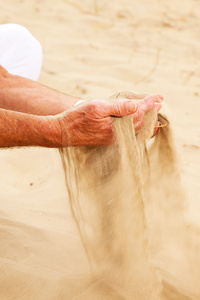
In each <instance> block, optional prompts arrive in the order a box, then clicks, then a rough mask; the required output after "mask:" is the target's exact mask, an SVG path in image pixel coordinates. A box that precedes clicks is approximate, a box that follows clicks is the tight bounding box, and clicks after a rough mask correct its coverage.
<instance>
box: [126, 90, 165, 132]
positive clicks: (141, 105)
mask: <svg viewBox="0 0 200 300" xmlns="http://www.w3.org/2000/svg"><path fill="white" fill-rule="evenodd" d="M129 99H131V98H130V96H129ZM162 101H163V97H162V96H161V95H149V96H146V97H145V98H143V100H142V101H140V102H138V109H137V111H136V112H135V113H134V114H133V124H134V129H135V133H138V132H139V130H140V129H141V127H142V126H143V120H144V115H145V114H146V113H147V112H148V111H149V110H151V109H152V108H153V107H154V108H155V110H156V111H157V112H158V111H159V110H160V109H161V107H162V104H161V102H162ZM158 125H159V124H158V122H156V124H155V126H158ZM158 129H159V128H155V130H154V135H155V134H156V133H157V132H158ZM154 135H153V136H154Z"/></svg>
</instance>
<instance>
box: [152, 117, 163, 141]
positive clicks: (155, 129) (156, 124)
mask: <svg viewBox="0 0 200 300" xmlns="http://www.w3.org/2000/svg"><path fill="white" fill-rule="evenodd" d="M160 125H161V123H160V122H159V121H157V122H156V123H155V128H154V131H153V135H152V137H151V138H153V137H154V136H155V135H156V134H157V133H158V131H159V127H157V126H160Z"/></svg>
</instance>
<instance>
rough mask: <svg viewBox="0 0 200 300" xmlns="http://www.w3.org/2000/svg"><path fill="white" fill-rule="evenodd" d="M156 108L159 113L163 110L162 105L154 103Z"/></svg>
mask: <svg viewBox="0 0 200 300" xmlns="http://www.w3.org/2000/svg"><path fill="white" fill-rule="evenodd" d="M154 107H155V109H156V111H157V112H158V111H159V110H160V109H161V108H162V104H161V103H158V102H156V103H154Z"/></svg>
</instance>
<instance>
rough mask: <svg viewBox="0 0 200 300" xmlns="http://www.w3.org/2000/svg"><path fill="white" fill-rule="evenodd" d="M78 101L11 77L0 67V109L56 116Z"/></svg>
mask: <svg viewBox="0 0 200 300" xmlns="http://www.w3.org/2000/svg"><path fill="white" fill-rule="evenodd" d="M78 100H79V98H76V97H72V96H68V95H65V94H63V93H60V92H57V91H54V90H52V89H50V88H48V87H46V86H43V85H41V84H40V83H38V82H34V81H31V80H29V79H26V78H23V77H19V76H15V75H11V74H9V73H8V72H7V71H6V70H5V69H4V68H2V67H1V66H0V108H4V109H9V110H14V111H19V112H24V113H29V114H33V115H43V116H45V115H56V114H58V113H60V112H63V111H65V110H67V109H68V108H70V107H72V106H73V105H74V104H75V103H76V102H77V101H78Z"/></svg>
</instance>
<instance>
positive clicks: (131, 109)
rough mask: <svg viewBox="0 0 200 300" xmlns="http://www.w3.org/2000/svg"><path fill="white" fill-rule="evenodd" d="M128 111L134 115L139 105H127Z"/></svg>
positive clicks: (132, 103) (131, 103)
mask: <svg viewBox="0 0 200 300" xmlns="http://www.w3.org/2000/svg"><path fill="white" fill-rule="evenodd" d="M126 107H127V110H128V111H129V112H130V113H134V112H135V111H136V109H137V104H136V103H135V102H133V101H130V102H128V103H127V106H126Z"/></svg>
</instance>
